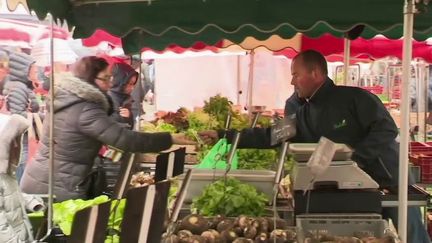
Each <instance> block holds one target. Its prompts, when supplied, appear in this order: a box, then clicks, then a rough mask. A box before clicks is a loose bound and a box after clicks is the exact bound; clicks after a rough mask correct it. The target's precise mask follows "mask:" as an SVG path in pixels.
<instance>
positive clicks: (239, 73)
mask: <svg viewBox="0 0 432 243" xmlns="http://www.w3.org/2000/svg"><path fill="white" fill-rule="evenodd" d="M240 65H241V63H240V55H238V56H237V104H236V105H240V98H241V94H242V90H241V89H242V88H241V67H240Z"/></svg>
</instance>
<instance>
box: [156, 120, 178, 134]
mask: <svg viewBox="0 0 432 243" xmlns="http://www.w3.org/2000/svg"><path fill="white" fill-rule="evenodd" d="M156 132H169V133H176V132H177V128H176V127H175V126H174V125H172V124H169V123H166V122H164V121H162V120H159V121H158V122H157V125H156Z"/></svg>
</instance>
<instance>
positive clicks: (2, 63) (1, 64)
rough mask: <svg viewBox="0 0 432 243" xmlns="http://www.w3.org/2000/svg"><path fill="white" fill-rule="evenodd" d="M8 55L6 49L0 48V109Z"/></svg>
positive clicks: (7, 70)
mask: <svg viewBox="0 0 432 243" xmlns="http://www.w3.org/2000/svg"><path fill="white" fill-rule="evenodd" d="M8 63H9V56H8V54H7V52H6V51H4V50H0V110H1V109H2V107H3V104H4V100H5V99H4V97H3V88H4V86H5V84H6V82H7V78H6V77H7V75H8V73H9V68H8Z"/></svg>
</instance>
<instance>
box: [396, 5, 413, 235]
mask: <svg viewBox="0 0 432 243" xmlns="http://www.w3.org/2000/svg"><path fill="white" fill-rule="evenodd" d="M413 25H414V0H406V1H405V6H404V33H403V34H404V35H403V36H404V39H403V55H402V57H403V58H402V90H401V94H402V101H401V103H402V104H401V107H402V108H401V128H400V136H401V142H400V151H399V208H398V209H399V210H398V226H399V227H398V232H399V235H400V239H401V242H407V211H408V207H407V204H408V143H409V114H410V113H409V112H410V110H409V80H410V73H411V70H410V68H411V59H412V37H413Z"/></svg>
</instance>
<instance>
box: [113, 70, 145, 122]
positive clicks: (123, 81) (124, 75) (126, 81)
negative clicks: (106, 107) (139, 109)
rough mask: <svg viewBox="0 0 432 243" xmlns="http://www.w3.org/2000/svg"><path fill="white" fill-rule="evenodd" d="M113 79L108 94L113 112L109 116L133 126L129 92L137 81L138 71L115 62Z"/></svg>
mask: <svg viewBox="0 0 432 243" xmlns="http://www.w3.org/2000/svg"><path fill="white" fill-rule="evenodd" d="M112 74H113V81H112V87H111V89H110V90H109V91H108V95H109V96H110V97H111V99H112V102H113V109H114V112H113V114H112V115H111V117H113V118H114V120H116V121H118V122H119V123H123V124H126V125H128V127H129V128H133V125H134V117H133V115H132V112H131V105H132V102H133V100H132V98H131V93H132V91H133V89H134V87H135V84H136V83H137V79H138V73H137V72H136V71H135V70H134V69H133V68H132V67H131V66H130V65H128V64H126V63H116V64H114V65H113V67H112Z"/></svg>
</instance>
